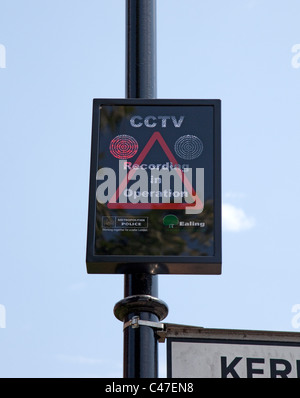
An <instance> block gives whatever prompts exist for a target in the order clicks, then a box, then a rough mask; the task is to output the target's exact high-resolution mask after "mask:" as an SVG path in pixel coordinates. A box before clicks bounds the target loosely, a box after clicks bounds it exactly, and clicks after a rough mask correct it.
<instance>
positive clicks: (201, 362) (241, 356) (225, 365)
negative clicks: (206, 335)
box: [168, 339, 300, 378]
mask: <svg viewBox="0 0 300 398" xmlns="http://www.w3.org/2000/svg"><path fill="white" fill-rule="evenodd" d="M168 355H169V358H168V373H169V374H168V377H172V378H300V342H298V343H293V342H291V343H290V342H289V343H286V342H281V341H280V342H274V341H270V342H267V341H241V342H240V341H239V342H236V343H235V342H234V341H229V340H227V341H226V340H219V341H218V340H215V339H214V340H211V341H209V340H206V341H205V340H204V339H203V340H199V339H194V340H193V339H185V340H183V339H181V340H178V341H176V339H173V340H172V339H171V340H170V342H169V353H168Z"/></svg>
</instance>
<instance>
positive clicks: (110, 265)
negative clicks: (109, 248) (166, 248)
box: [86, 99, 222, 275]
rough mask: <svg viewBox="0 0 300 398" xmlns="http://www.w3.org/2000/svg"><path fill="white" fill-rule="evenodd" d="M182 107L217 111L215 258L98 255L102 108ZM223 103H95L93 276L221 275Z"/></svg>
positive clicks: (89, 253) (91, 225)
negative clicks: (99, 158) (98, 182)
mask: <svg viewBox="0 0 300 398" xmlns="http://www.w3.org/2000/svg"><path fill="white" fill-rule="evenodd" d="M141 105H143V106H148V107H153V106H156V107H157V106H162V107H164V106H171V107H172V106H181V107H191V106H199V107H212V109H213V126H212V129H213V169H214V175H213V192H214V197H213V214H214V217H213V231H214V232H213V234H214V235H213V236H214V254H213V255H211V256H210V255H205V256H177V255H162V256H160V255H159V256H153V255H142V256H141V255H134V254H132V255H119V254H118V255H102V254H97V253H95V239H96V232H95V230H96V190H97V184H96V173H97V171H98V170H97V169H98V157H99V142H100V131H99V130H100V113H101V107H102V106H141ZM221 251H222V250H221V101H220V100H215V99H213V100H203V99H201V100H196V99H190V100H187V99H185V100H182V99H180V100H176V99H94V101H93V121H92V145H91V163H90V187H89V209H88V233H87V250H86V264H87V272H88V273H90V274H128V273H130V274H132V273H152V274H195V275H196V274H208V275H213V274H221V264H222V260H221V257H222V256H221Z"/></svg>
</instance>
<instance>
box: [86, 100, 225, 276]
mask: <svg viewBox="0 0 300 398" xmlns="http://www.w3.org/2000/svg"><path fill="white" fill-rule="evenodd" d="M220 152H221V151H220V101H219V100H182V101H179V100H142V99H126V100H100V99H96V100H94V109H93V127H92V153H91V173H90V199H89V222H88V242H87V270H88V272H90V273H127V272H130V273H132V272H155V273H179V274H185V273H187V274H217V273H220V267H221V197H220V193H221V178H220V174H221V170H220ZM154 264H155V265H154ZM153 267H155V270H154V269H153ZM150 268H151V269H150Z"/></svg>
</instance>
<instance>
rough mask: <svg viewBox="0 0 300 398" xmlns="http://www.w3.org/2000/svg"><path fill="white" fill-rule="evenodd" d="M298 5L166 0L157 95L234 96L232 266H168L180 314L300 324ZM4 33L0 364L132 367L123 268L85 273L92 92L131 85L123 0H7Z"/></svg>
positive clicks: (165, 283)
mask: <svg viewBox="0 0 300 398" xmlns="http://www.w3.org/2000/svg"><path fill="white" fill-rule="evenodd" d="M299 15H300V3H299V1H298V0H287V1H285V2H283V1H279V0H227V1H223V0H211V1H209V2H208V1H202V0H201V1H199V0H188V1H179V0H158V1H157V22H158V28H157V36H158V53H157V55H158V98H199V99H201V98H203V99H207V98H208V99H209V98H220V99H221V100H222V179H223V187H222V192H223V273H222V275H221V276H184V275H182V276H177V275H172V276H171V275H168V276H159V297H160V298H161V299H162V300H164V301H165V302H166V303H167V304H168V306H169V315H168V317H167V319H166V321H167V322H170V323H180V324H190V325H195V326H204V327H209V328H229V329H258V330H285V331H300V323H299V320H298V322H295V316H296V315H297V313H293V312H292V309H293V307H294V306H295V305H296V304H297V303H300V290H299V278H300V252H299V247H300V244H299V221H300V210H299V202H300V188H299V170H300V158H299V144H300V140H299V133H300V127H299V126H300V123H299V118H300V112H299V105H300V103H299V97H300V56H299V52H300V46H298V47H297V46H295V45H297V44H299V43H300V30H299ZM0 44H2V47H1V48H2V49H3V48H5V52H6V54H5V55H6V57H5V65H4V66H5V68H4V67H2V68H1V69H0V161H1V168H0V174H1V175H0V181H1V196H0V220H1V223H0V225H1V228H0V242H1V250H0V304H1V306H0V309H2V310H3V308H5V310H6V315H5V322H4V321H3V311H2V321H1V318H0V321H1V322H2V328H0V377H122V358H123V333H122V326H123V325H122V323H121V322H119V321H118V320H117V319H116V318H115V317H114V315H113V307H114V305H115V303H116V302H117V301H119V300H120V299H122V298H123V275H87V273H86V266H85V249H86V226H87V208H88V189H89V165H90V163H89V162H90V141H91V119H92V100H93V98H124V96H125V1H124V0H111V1H104V0H85V1H83V0H72V1H71V0H64V1H58V0H51V1H48V0H44V1H40V0H28V1H26V2H25V1H22V0H2V1H1V4H0ZM293 50H294V52H293ZM3 54H4V52H3V51H2V52H1V56H2V60H0V65H2V66H3V61H4V59H3V56H4V55H3ZM294 308H296V310H298V312H299V309H298V308H299V307H294ZM293 320H294V322H293ZM0 326H1V324H0ZM4 326H5V327H4ZM165 362H166V358H165V345H163V344H160V375H161V376H163V375H165V373H166V371H165Z"/></svg>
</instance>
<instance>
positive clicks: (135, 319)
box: [123, 316, 165, 330]
mask: <svg viewBox="0 0 300 398" xmlns="http://www.w3.org/2000/svg"><path fill="white" fill-rule="evenodd" d="M129 326H131V327H132V329H137V328H139V327H140V326H149V327H151V328H154V329H160V330H164V327H165V325H164V324H163V323H160V322H151V321H143V320H142V319H140V318H139V317H138V316H134V317H133V318H132V319H130V320H129V321H128V322H125V323H124V327H123V330H124V329H126V328H128V327H129Z"/></svg>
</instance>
